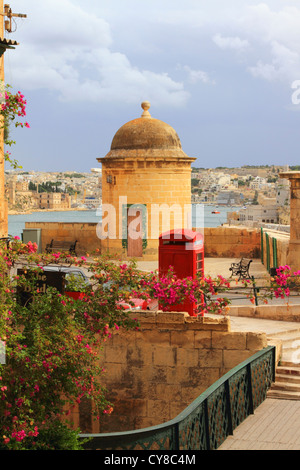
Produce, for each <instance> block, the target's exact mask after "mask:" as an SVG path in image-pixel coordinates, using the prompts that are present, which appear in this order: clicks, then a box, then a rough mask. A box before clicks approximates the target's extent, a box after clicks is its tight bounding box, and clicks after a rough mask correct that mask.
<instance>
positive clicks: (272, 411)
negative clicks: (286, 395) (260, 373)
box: [218, 398, 300, 450]
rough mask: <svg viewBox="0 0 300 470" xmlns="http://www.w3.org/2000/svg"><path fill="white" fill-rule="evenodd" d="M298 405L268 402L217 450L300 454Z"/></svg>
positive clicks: (298, 403) (291, 401) (279, 401)
mask: <svg viewBox="0 0 300 470" xmlns="http://www.w3.org/2000/svg"><path fill="white" fill-rule="evenodd" d="M299 424H300V401H297V400H279V399H273V398H267V399H266V400H265V401H264V402H263V403H262V404H261V405H260V406H259V407H257V408H256V410H255V412H254V414H253V415H250V416H249V417H248V418H246V420H245V421H244V422H243V423H242V424H240V425H239V426H238V427H237V428H236V429H235V430H234V432H233V436H229V437H228V438H227V439H226V440H225V441H224V442H223V444H222V445H221V446H220V447H219V449H218V450H300V425H299Z"/></svg>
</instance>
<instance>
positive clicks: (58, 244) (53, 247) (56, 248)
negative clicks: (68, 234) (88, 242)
mask: <svg viewBox="0 0 300 470" xmlns="http://www.w3.org/2000/svg"><path fill="white" fill-rule="evenodd" d="M76 244H77V240H75V242H73V241H72V242H70V241H66V240H53V239H52V240H51V242H50V243H47V245H46V252H47V253H53V252H54V253H55V252H61V251H63V252H65V251H68V252H69V253H70V254H72V255H75V256H76V251H75V249H76Z"/></svg>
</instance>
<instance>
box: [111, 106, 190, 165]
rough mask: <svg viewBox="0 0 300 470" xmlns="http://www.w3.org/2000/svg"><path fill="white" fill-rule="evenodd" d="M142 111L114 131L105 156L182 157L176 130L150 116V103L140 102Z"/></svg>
mask: <svg viewBox="0 0 300 470" xmlns="http://www.w3.org/2000/svg"><path fill="white" fill-rule="evenodd" d="M141 106H142V108H143V109H144V112H143V114H142V116H141V117H140V118H137V119H133V120H132V121H129V122H127V123H126V124H124V125H123V126H122V127H120V129H119V130H118V131H117V132H116V134H115V136H114V138H113V140H112V143H111V147H110V152H109V153H108V154H107V155H106V157H120V156H124V157H126V156H127V157H131V156H135V157H139V156H140V157H143V156H145V157H147V156H152V157H154V156H157V157H158V156H159V157H181V158H182V157H183V158H188V157H187V155H186V154H185V153H184V152H183V150H182V147H181V142H180V139H179V137H178V135H177V132H176V131H175V130H174V129H173V128H172V127H171V126H170V125H169V124H166V123H165V122H163V121H160V120H159V119H154V118H152V117H151V115H150V113H149V111H148V109H149V108H150V103H149V102H148V101H145V102H143V103H142V105H141Z"/></svg>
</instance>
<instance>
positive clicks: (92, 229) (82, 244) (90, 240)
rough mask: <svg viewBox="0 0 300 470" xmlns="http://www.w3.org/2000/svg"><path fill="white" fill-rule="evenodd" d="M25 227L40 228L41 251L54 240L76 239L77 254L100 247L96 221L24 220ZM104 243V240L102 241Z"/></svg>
mask: <svg viewBox="0 0 300 470" xmlns="http://www.w3.org/2000/svg"><path fill="white" fill-rule="evenodd" d="M25 227H26V228H40V229H42V232H41V239H42V251H44V250H45V248H46V244H47V243H50V242H51V240H52V239H54V240H66V241H75V240H77V245H76V251H77V254H81V255H83V254H85V253H86V252H89V253H91V252H93V251H95V250H96V249H97V248H98V249H101V240H99V238H98V237H97V233H96V227H97V224H96V223H71V222H70V223H68V222H26V224H25ZM104 243H105V242H104Z"/></svg>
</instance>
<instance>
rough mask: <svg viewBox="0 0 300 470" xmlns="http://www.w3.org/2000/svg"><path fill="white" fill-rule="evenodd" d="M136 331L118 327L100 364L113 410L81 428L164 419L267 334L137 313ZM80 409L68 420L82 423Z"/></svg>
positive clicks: (219, 322) (136, 425)
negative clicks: (99, 420) (108, 414)
mask: <svg viewBox="0 0 300 470" xmlns="http://www.w3.org/2000/svg"><path fill="white" fill-rule="evenodd" d="M135 317H136V318H137V319H138V320H139V321H140V329H139V330H138V331H128V332H124V331H121V330H118V331H116V332H114V333H113V336H112V338H111V339H110V340H109V341H108V342H107V343H105V346H104V351H103V356H102V358H101V363H102V364H103V367H104V368H105V369H106V371H107V372H106V373H105V375H104V385H105V386H106V388H107V390H108V397H109V399H110V400H111V401H112V403H113V404H114V412H113V413H112V414H111V415H110V416H104V417H103V418H101V423H100V425H99V423H98V422H93V423H92V422H90V426H87V427H86V428H85V429H84V431H85V432H96V433H97V432H117V431H118V432H119V431H126V430H131V429H140V428H145V427H148V426H152V425H157V424H160V423H162V422H166V421H168V420H170V419H172V418H174V417H175V416H177V415H178V414H179V413H180V412H181V411H183V410H184V409H185V408H186V407H187V406H188V405H189V404H190V403H191V402H192V401H193V400H195V399H196V398H197V397H198V396H199V395H200V394H201V393H202V392H204V391H205V390H206V389H207V388H208V387H209V386H210V385H212V384H213V383H214V382H216V381H217V380H218V379H219V378H220V377H221V376H222V375H224V374H225V373H226V372H228V371H229V370H230V369H232V368H233V367H235V366H236V365H238V364H239V363H240V362H242V361H243V360H245V359H247V358H248V357H250V356H251V355H252V354H254V353H255V352H257V351H259V350H261V349H262V348H264V347H266V346H267V339H266V335H265V333H250V332H249V333H244V332H231V331H230V319H229V318H227V317H223V316H220V318H217V319H215V318H214V319H213V318H209V317H203V318H202V317H201V318H198V319H196V318H193V317H190V316H189V315H188V314H186V313H178V312H175V313H163V312H149V311H147V312H140V313H135ZM83 408H84V406H83V405H82V407H81V418H80V415H79V414H78V412H77V413H76V412H73V413H72V416H71V418H72V419H73V420H74V421H75V424H76V423H77V424H79V423H80V419H81V422H82V421H83V418H82V414H83V413H84V409H83Z"/></svg>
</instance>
